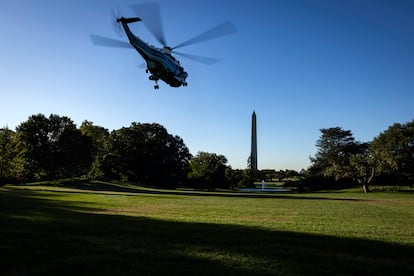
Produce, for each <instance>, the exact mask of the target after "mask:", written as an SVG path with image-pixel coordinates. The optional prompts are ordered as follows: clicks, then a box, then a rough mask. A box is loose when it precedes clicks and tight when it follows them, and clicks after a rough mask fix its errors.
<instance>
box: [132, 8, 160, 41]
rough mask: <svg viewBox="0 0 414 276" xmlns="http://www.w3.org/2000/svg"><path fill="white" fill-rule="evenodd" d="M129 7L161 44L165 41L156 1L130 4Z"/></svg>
mask: <svg viewBox="0 0 414 276" xmlns="http://www.w3.org/2000/svg"><path fill="white" fill-rule="evenodd" d="M130 7H131V9H132V10H133V11H134V12H135V13H136V14H137V15H138V17H140V18H141V19H142V22H143V23H144V24H145V26H147V28H148V30H149V31H150V32H151V33H152V34H153V35H154V37H155V38H156V39H157V41H158V42H159V43H160V44H161V45H162V46H167V42H166V39H165V35H164V30H163V28H162V22H161V15H160V6H159V5H158V4H157V3H143V4H137V5H132V6H130Z"/></svg>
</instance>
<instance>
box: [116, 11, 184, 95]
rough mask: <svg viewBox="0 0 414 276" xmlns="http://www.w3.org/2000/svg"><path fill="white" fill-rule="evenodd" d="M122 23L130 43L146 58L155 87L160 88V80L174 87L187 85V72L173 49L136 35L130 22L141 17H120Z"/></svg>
mask: <svg viewBox="0 0 414 276" xmlns="http://www.w3.org/2000/svg"><path fill="white" fill-rule="evenodd" d="M117 21H118V22H120V23H121V24H122V27H123V29H124V31H125V34H126V35H127V37H128V40H129V43H130V44H131V45H132V46H133V47H134V49H135V50H137V52H138V53H139V54H140V55H141V56H142V58H143V59H145V62H146V64H147V73H150V74H151V75H150V76H149V79H150V80H152V81H155V86H154V88H155V89H158V88H159V86H158V80H160V79H161V80H163V81H164V82H166V83H167V84H169V85H170V86H172V87H180V86H187V82H186V78H187V76H188V74H187V72H185V71H184V68H183V67H182V66H181V65H180V62H179V61H178V60H177V59H175V58H174V57H173V56H172V55H171V49H169V48H168V47H164V48H162V49H159V48H156V47H154V46H152V45H149V44H148V43H146V42H145V41H143V40H142V39H140V38H139V37H137V36H136V35H134V34H133V33H132V31H131V29H130V28H129V26H128V24H129V23H132V22H137V21H140V19H139V18H124V17H121V18H118V19H117Z"/></svg>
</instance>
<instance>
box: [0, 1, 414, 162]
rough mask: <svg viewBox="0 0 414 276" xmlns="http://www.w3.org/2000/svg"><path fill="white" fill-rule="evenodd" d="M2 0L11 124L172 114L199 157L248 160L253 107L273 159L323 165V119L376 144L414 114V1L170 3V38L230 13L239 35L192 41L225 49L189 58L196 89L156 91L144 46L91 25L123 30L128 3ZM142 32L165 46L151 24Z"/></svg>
mask: <svg viewBox="0 0 414 276" xmlns="http://www.w3.org/2000/svg"><path fill="white" fill-rule="evenodd" d="M141 2H142V1H139V0H135V1H120V0H119V1H103V0H88V1H80V0H76V1H75V0H71V1H54V0H50V1H48V0H39V1H32V0H2V1H0V33H1V35H2V37H1V41H0V65H1V66H0V93H1V105H0V127H3V126H8V127H9V128H11V129H15V127H16V126H17V125H18V124H19V123H21V122H23V121H25V120H27V118H28V117H29V116H30V115H32V114H37V113H43V114H45V115H46V116H48V115H49V114H51V113H54V114H58V115H61V116H68V117H70V118H71V119H72V120H74V121H75V123H76V124H77V125H78V126H79V125H80V124H81V122H82V121H83V120H85V119H87V120H90V121H93V122H94V123H95V125H100V126H103V127H106V128H108V129H109V130H113V129H118V128H121V127H123V126H129V125H130V123H131V122H134V121H136V122H143V123H152V122H156V123H160V124H162V125H163V126H165V127H166V128H167V130H168V131H169V133H171V134H174V135H179V136H180V137H182V138H183V139H184V142H185V143H186V145H187V146H188V147H189V149H190V151H191V153H192V154H196V153H197V152H198V151H208V152H213V153H218V154H223V155H224V156H226V157H227V159H228V160H229V164H230V165H231V166H232V167H233V168H245V167H246V166H247V158H248V156H249V153H250V123H251V114H252V112H253V111H254V110H255V111H256V114H257V125H258V163H259V164H258V165H259V168H261V169H266V168H274V169H296V170H299V169H301V168H307V167H308V166H309V164H310V163H309V156H311V155H314V154H315V152H316V147H315V142H316V140H317V139H318V137H319V136H320V131H319V129H321V128H329V127H335V126H340V127H342V128H344V129H347V130H348V129H350V130H351V131H352V132H353V134H354V137H355V138H356V139H357V140H359V141H370V140H372V139H373V138H374V137H375V136H377V135H378V134H379V133H380V132H382V131H384V130H386V129H387V128H388V126H390V125H392V124H393V123H395V122H400V123H405V122H408V121H411V120H412V119H414V1H410V0H407V1H402V0H392V1H391V0H387V1H382V0H308V1H305V0H301V1H300V0H293V1H292V0H283V1H282V0H280V1H277V0H269V1H264V0H244V1H241V0H234V1H233V0H227V1H226V0H217V1H193V0H168V1H167V0H166V1H159V3H160V7H161V15H162V18H163V25H164V31H165V34H166V38H167V41H168V42H169V44H170V45H172V46H173V45H175V44H178V43H180V42H182V41H184V40H186V39H188V38H190V37H192V36H193V35H196V34H198V33H200V32H202V31H205V30H206V29H209V28H210V27H212V26H214V25H216V24H218V23H221V22H223V21H225V20H230V21H231V22H232V23H233V24H234V25H235V26H236V27H237V29H238V33H236V34H233V35H231V36H227V37H223V38H220V39H217V40H212V41H209V42H206V43H202V44H197V45H192V46H189V47H186V48H183V49H180V50H181V51H182V52H186V53H190V54H196V55H205V56H211V57H216V58H223V60H222V61H221V62H220V63H217V64H215V65H213V66H206V65H202V64H198V63H194V62H193V61H190V60H186V59H184V58H179V59H180V60H181V63H182V65H183V66H184V67H185V69H186V71H187V72H188V73H189V77H188V79H187V81H188V87H182V88H171V87H169V86H167V85H166V84H165V83H160V89H159V90H157V91H155V90H154V89H153V82H151V81H149V80H148V75H147V74H146V73H145V70H144V69H142V68H139V65H140V64H141V63H142V59H141V57H140V56H139V55H138V54H137V53H136V52H135V51H134V50H132V49H130V50H127V49H111V48H104V47H96V46H93V45H92V44H91V42H90V40H89V35H90V34H92V33H94V34H99V35H104V36H108V37H112V38H120V39H126V38H125V37H119V36H118V35H117V34H116V33H114V32H113V29H112V26H111V23H110V9H111V7H114V6H116V5H117V4H116V3H118V5H119V6H121V8H122V11H123V14H124V15H125V16H133V15H134V14H133V13H132V11H131V10H130V9H129V7H128V5H130V4H135V3H141ZM133 31H134V32H135V33H136V35H138V36H142V38H144V40H146V41H149V42H151V43H153V44H155V45H157V44H156V41H155V39H154V38H153V37H152V36H151V35H150V34H149V33H148V31H147V30H146V29H145V27H144V25H143V24H142V23H136V24H134V26H133Z"/></svg>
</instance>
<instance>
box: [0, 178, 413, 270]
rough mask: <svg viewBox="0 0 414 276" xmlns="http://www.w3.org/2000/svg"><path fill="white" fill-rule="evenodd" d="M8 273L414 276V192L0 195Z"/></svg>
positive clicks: (35, 190)
mask: <svg viewBox="0 0 414 276" xmlns="http://www.w3.org/2000/svg"><path fill="white" fill-rule="evenodd" d="M0 241H1V243H0V252H1V257H0V275H222V274H227V275H321V274H325V275H414V261H413V260H414V194H412V193H371V194H362V193H361V192H360V191H359V190H344V191H336V192H326V193H323V192H320V193H307V194H265V193H257V194H253V193H251V194H249V193H232V192H221V193H219V192H217V193H204V192H195V191H179V190H171V191H169V190H156V189H147V188H140V187H135V186H132V185H116V184H109V183H84V184H77V185H75V186H70V185H68V186H66V187H56V186H47V185H26V186H12V185H7V186H5V187H3V188H0Z"/></svg>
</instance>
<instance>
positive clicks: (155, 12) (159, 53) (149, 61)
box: [90, 3, 236, 89]
mask: <svg viewBox="0 0 414 276" xmlns="http://www.w3.org/2000/svg"><path fill="white" fill-rule="evenodd" d="M130 7H131V9H132V10H133V11H134V12H135V13H136V14H137V15H138V16H139V17H129V18H125V17H123V16H122V17H119V16H117V15H115V14H114V17H115V19H114V21H113V23H115V25H114V26H115V27H117V28H119V27H122V29H123V31H124V33H125V34H126V36H127V38H128V40H129V43H128V42H126V41H121V40H116V39H112V38H107V37H103V36H99V35H91V36H90V38H91V41H92V43H93V44H94V45H98V46H107V47H121V48H131V47H132V48H134V49H135V50H136V51H137V52H138V53H139V54H140V55H141V56H142V58H143V59H144V60H145V63H146V67H147V69H146V72H147V73H150V76H149V79H150V80H152V81H154V82H155V85H154V89H159V85H158V81H159V80H163V81H164V82H165V83H167V84H169V85H170V86H172V87H180V86H187V81H186V79H187V76H188V74H187V72H185V71H184V68H183V67H182V66H181V64H180V62H179V61H178V60H177V59H176V58H175V57H174V56H173V55H172V53H174V54H177V55H181V56H183V57H186V58H189V59H192V60H195V61H197V62H201V63H204V64H214V63H216V62H218V61H219V60H218V59H215V58H210V57H203V56H195V55H189V54H184V53H180V52H176V51H173V50H175V49H177V48H180V47H184V46H188V45H191V44H195V43H199V42H203V41H206V40H210V39H214V38H218V37H221V36H225V35H229V34H232V33H234V32H236V28H235V27H234V26H233V25H232V24H231V23H229V22H225V23H222V24H220V25H217V26H216V27H214V28H212V29H210V30H208V31H205V32H203V33H201V34H199V35H197V36H195V37H193V38H191V39H189V40H186V41H185V42H183V43H180V44H178V45H177V46H175V47H169V46H167V43H166V40H165V37H164V32H163V29H162V24H161V17H160V12H159V5H158V4H157V3H145V4H137V5H132V6H130ZM139 21H142V22H143V23H144V24H145V25H146V26H147V27H148V29H149V30H150V32H151V33H152V34H153V35H154V37H155V38H156V39H157V41H158V42H159V43H160V44H161V45H162V46H163V47H162V48H156V47H154V46H152V45H150V44H148V43H147V42H145V41H143V40H142V39H141V38H139V37H138V36H136V35H134V34H133V33H132V31H131V29H130V27H129V24H130V23H134V22H139Z"/></svg>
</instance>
